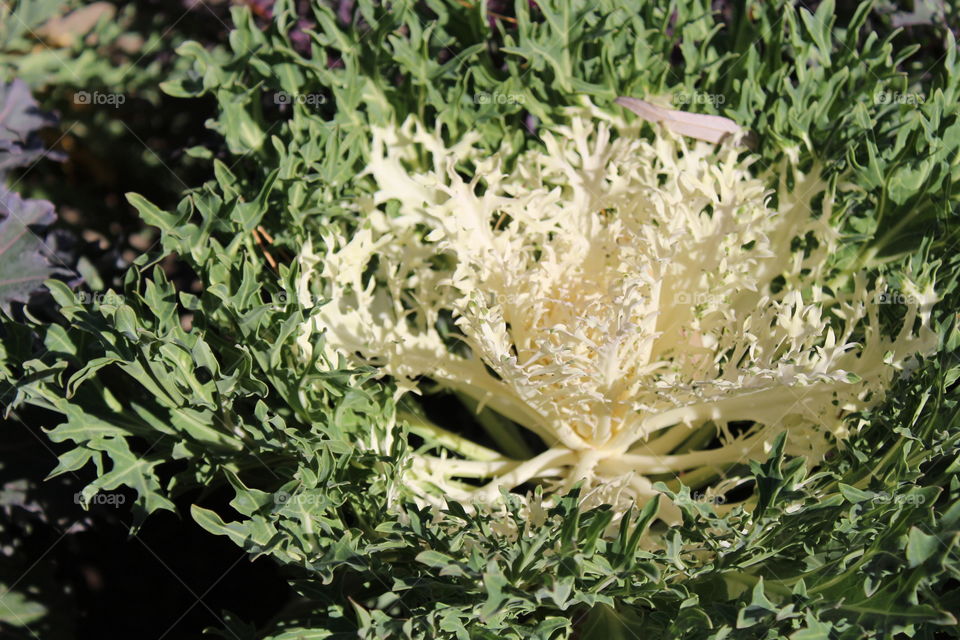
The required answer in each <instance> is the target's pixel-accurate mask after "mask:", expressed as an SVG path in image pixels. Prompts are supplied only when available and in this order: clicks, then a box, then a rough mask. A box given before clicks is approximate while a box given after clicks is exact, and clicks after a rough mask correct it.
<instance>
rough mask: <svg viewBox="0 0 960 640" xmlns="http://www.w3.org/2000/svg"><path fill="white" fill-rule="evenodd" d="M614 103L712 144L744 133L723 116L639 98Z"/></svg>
mask: <svg viewBox="0 0 960 640" xmlns="http://www.w3.org/2000/svg"><path fill="white" fill-rule="evenodd" d="M616 103H617V104H619V105H620V106H622V107H626V108H627V109H629V110H630V111H633V112H634V113H635V114H637V115H638V116H640V117H641V118H643V119H644V120H647V121H649V122H659V123H660V124H662V125H664V126H665V127H667V129H670V130H671V131H673V132H674V133H679V134H680V135H683V136H690V137H691V138H696V139H697V140H705V141H707V142H711V143H714V144H715V143H717V142H720V141H721V140H723V139H725V138H727V137H732V138H734V139H741V138H743V137H744V135H745V133H746V132H745V131H744V129H742V128H741V127H740V126H739V125H737V123H736V122H734V121H733V120H731V119H730V118H724V117H723V116H710V115H704V114H700V113H688V112H686V111H677V110H676V109H665V108H664V107H658V106H657V105H655V104H651V103H649V102H647V101H646V100H640V99H639V98H625V97H620V98H617V100H616Z"/></svg>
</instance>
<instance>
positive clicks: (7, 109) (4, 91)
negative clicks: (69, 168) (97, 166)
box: [0, 79, 59, 179]
mask: <svg viewBox="0 0 960 640" xmlns="http://www.w3.org/2000/svg"><path fill="white" fill-rule="evenodd" d="M56 123H57V118H56V117H55V116H53V115H52V114H49V113H45V112H43V111H41V110H40V107H39V105H37V101H36V100H34V99H33V96H32V95H30V88H29V87H28V86H27V84H26V83H25V82H23V81H22V80H19V79H17V80H14V81H13V82H10V83H9V84H0V179H2V177H3V174H4V172H6V171H7V170H8V169H11V168H13V167H22V166H26V165H28V164H30V163H31V162H33V161H34V160H36V159H37V158H39V157H41V156H42V155H44V153H45V151H44V148H43V143H42V142H41V141H40V138H39V136H37V130H39V129H42V128H44V127H49V126H53V125H55V124H56ZM48 155H49V156H51V157H53V158H54V159H56V158H57V157H58V156H59V154H55V153H54V154H48Z"/></svg>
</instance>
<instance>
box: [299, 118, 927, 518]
mask: <svg viewBox="0 0 960 640" xmlns="http://www.w3.org/2000/svg"><path fill="white" fill-rule="evenodd" d="M654 131H655V133H654V136H653V137H652V138H645V137H644V136H643V135H641V129H640V126H639V125H638V124H628V123H627V122H626V121H624V120H623V119H622V118H620V117H617V116H613V115H610V114H608V113H605V112H603V111H601V110H599V109H597V108H596V107H593V106H592V105H589V104H587V105H586V106H584V107H580V108H573V109H571V110H570V111H569V117H568V119H567V121H566V124H564V125H562V126H556V127H554V128H552V129H551V130H548V131H544V132H543V134H542V140H543V145H542V148H536V149H533V150H529V151H526V152H524V153H522V154H521V155H519V156H518V157H517V158H516V160H515V161H513V162H511V161H510V160H509V158H511V157H512V153H511V152H512V151H513V150H512V149H510V148H508V147H506V146H505V147H504V148H502V149H501V150H500V151H499V152H497V153H493V154H492V155H490V154H486V155H485V154H484V153H483V152H482V151H481V150H480V148H479V147H478V146H477V144H476V143H477V141H478V137H475V136H471V135H467V136H465V137H464V138H462V139H461V140H459V141H457V142H456V143H455V144H447V143H445V142H444V140H443V138H442V135H441V133H440V132H438V131H433V130H431V129H429V128H428V127H426V126H424V125H423V124H422V123H421V122H419V121H417V120H416V119H414V118H412V117H411V118H408V119H406V120H405V121H404V122H403V123H402V124H401V125H399V126H390V127H374V128H373V133H372V138H373V142H372V152H371V160H370V162H369V165H368V167H367V169H366V171H365V174H364V175H366V176H369V178H370V179H372V181H373V182H374V184H375V189H374V190H373V192H372V195H371V196H369V197H366V198H364V199H361V200H360V201H359V202H358V203H356V204H355V205H354V206H355V208H356V210H357V213H358V215H359V216H360V219H361V220H362V222H361V223H360V225H359V228H357V229H356V230H355V232H353V233H350V232H348V231H347V230H346V229H345V228H340V229H338V228H331V229H329V230H328V231H327V232H326V233H324V234H323V237H322V240H321V241H319V242H314V243H308V244H307V245H306V246H305V247H304V248H303V251H302V253H301V255H300V256H299V265H300V268H301V275H300V279H299V281H298V297H299V301H300V303H301V304H302V305H303V306H304V307H306V308H309V309H311V310H312V311H311V317H310V319H309V320H308V321H307V322H306V323H305V324H304V325H303V326H302V329H301V338H300V340H299V341H298V347H299V349H300V351H301V355H302V357H303V358H307V359H309V358H312V357H314V356H315V355H316V354H314V348H313V347H312V346H311V345H312V344H314V343H315V338H316V336H317V334H318V333H323V335H324V347H323V349H324V350H325V353H324V355H325V357H326V359H328V361H330V362H337V361H338V359H340V358H344V359H345V360H346V361H348V362H352V363H353V364H355V365H361V364H363V365H373V366H375V367H376V368H377V369H378V370H379V372H380V373H381V374H382V375H384V376H390V377H392V379H393V380H394V381H395V384H396V389H397V391H396V395H397V397H404V396H405V395H406V394H410V393H420V392H421V391H422V390H423V389H425V388H427V387H428V384H427V381H430V382H431V383H433V384H434V385H439V387H440V388H442V389H445V390H449V391H452V392H455V393H456V394H458V395H459V396H460V397H461V398H463V399H465V401H466V402H467V404H468V406H470V407H472V408H474V409H475V410H476V412H477V415H478V420H479V421H480V422H481V424H482V425H483V426H484V427H485V428H486V430H487V434H488V435H489V440H490V441H492V442H494V443H496V445H497V446H487V445H486V444H482V443H480V442H477V441H475V440H474V439H470V438H468V437H466V436H465V435H464V433H462V430H459V429H457V428H456V427H452V426H441V425H438V424H435V423H434V422H431V421H430V420H427V419H426V418H425V417H423V416H422V415H420V414H419V413H417V412H416V411H401V412H399V413H398V415H397V418H398V419H399V420H400V421H401V422H405V423H406V424H407V425H408V428H409V432H411V433H413V434H415V435H417V436H418V437H419V438H421V439H423V440H424V442H425V444H424V445H423V446H421V447H419V448H418V449H417V450H416V451H415V452H414V453H413V454H412V457H411V459H410V460H409V461H408V463H407V465H406V470H405V472H404V473H405V475H404V482H403V486H404V487H406V489H407V490H409V492H410V493H411V495H412V497H413V498H414V499H415V500H416V501H417V502H418V503H419V504H421V505H433V506H435V507H443V506H444V505H445V504H446V502H447V500H455V501H458V502H461V503H463V504H467V505H473V506H474V508H480V509H483V510H487V511H489V512H490V513H493V514H495V513H497V512H499V513H502V514H503V515H504V516H506V515H507V514H508V510H507V508H506V507H505V505H504V502H503V500H502V496H501V492H502V491H511V492H517V493H520V494H522V495H523V496H525V504H526V512H527V514H528V515H529V516H531V517H532V518H534V519H536V518H537V514H539V517H541V518H542V516H543V513H544V508H546V507H549V506H550V505H552V504H554V503H555V498H554V497H555V496H560V495H563V494H565V493H567V492H569V491H570V490H571V489H573V488H574V487H575V486H577V485H579V486H580V489H581V491H580V496H581V506H583V507H586V508H589V507H592V506H597V505H600V504H610V505H613V506H614V509H615V512H616V513H618V514H621V515H622V514H623V513H624V512H625V511H626V509H627V508H628V507H630V506H631V505H635V504H645V503H647V502H648V501H649V500H650V499H651V498H652V497H654V496H655V495H656V494H657V493H658V491H657V490H656V489H655V488H654V484H655V483H656V482H657V481H659V480H673V481H674V482H682V483H683V484H685V485H687V486H690V487H693V488H703V487H706V488H707V491H708V495H710V496H714V497H718V500H717V501H718V502H723V498H722V496H723V495H724V493H725V492H727V491H729V490H730V489H731V488H733V487H735V486H737V485H738V484H739V483H741V482H742V481H743V478H741V477H739V476H736V475H735V474H734V475H730V474H728V471H731V470H734V469H735V468H736V466H737V465H738V464H739V465H745V464H746V463H747V462H748V461H749V460H751V459H753V460H763V459H765V458H766V456H767V455H768V454H769V453H770V451H771V448H772V445H773V443H774V441H775V439H776V438H777V437H778V435H780V434H785V445H786V449H785V452H786V453H787V454H788V455H793V456H802V457H804V458H805V459H806V460H807V461H808V462H809V463H810V464H811V465H816V464H817V463H819V462H820V461H822V460H823V459H824V456H825V455H826V454H827V453H828V452H829V451H830V450H831V449H833V448H835V447H836V446H838V445H839V444H841V443H842V442H843V440H844V439H846V438H848V437H851V436H853V435H855V433H856V431H857V428H858V423H857V422H856V420H855V419H854V418H853V416H854V414H856V413H858V412H861V411H863V410H865V409H868V408H870V407H872V406H875V405H876V404H877V403H879V402H880V401H881V400H882V399H883V397H884V394H885V392H886V390H887V389H888V387H889V385H890V384H891V382H892V380H893V379H894V376H896V375H897V374H898V372H902V371H904V370H909V369H910V368H911V367H912V366H913V364H914V360H913V359H914V357H915V356H916V355H917V354H918V353H919V354H927V353H930V352H931V350H932V349H933V348H934V347H935V346H936V336H935V334H934V332H933V331H932V330H931V328H930V314H931V309H932V307H933V305H934V304H935V302H936V301H937V294H936V292H935V290H934V286H933V283H932V282H925V283H924V284H923V285H922V286H921V285H920V284H918V283H913V282H910V281H906V280H904V281H902V282H900V283H899V287H900V292H901V294H902V296H901V297H902V298H903V299H902V301H901V302H902V303H903V306H905V308H906V315H905V317H904V318H903V321H902V325H901V327H902V328H901V329H900V330H899V332H897V333H896V335H887V334H886V333H885V332H884V331H883V330H882V329H881V326H880V317H879V305H880V304H882V303H883V302H884V299H883V296H884V295H885V293H884V292H885V291H886V290H887V289H886V287H887V284H886V283H885V282H884V280H883V279H882V278H879V277H878V278H871V277H869V274H867V273H865V272H854V273H849V274H839V275H845V276H849V277H848V278H846V281H847V282H848V285H847V286H846V287H845V288H839V289H838V290H833V289H831V288H830V287H828V286H827V285H826V284H825V283H826V282H827V280H828V278H829V279H832V281H836V279H837V277H838V273H837V269H836V268H832V267H831V255H832V254H833V253H834V252H835V251H836V248H837V245H838V242H839V234H838V232H837V231H836V229H835V227H834V224H833V223H834V217H835V216H834V215H833V204H834V201H835V197H836V188H835V187H833V186H832V185H831V183H830V182H829V181H827V180H825V179H824V177H823V176H822V173H821V170H820V168H819V167H818V166H816V165H814V166H812V167H810V168H808V169H806V170H804V171H801V170H800V168H799V166H797V165H796V164H795V163H793V162H791V161H789V160H785V161H784V162H783V164H782V165H781V166H779V167H776V168H772V169H766V170H763V171H759V172H756V173H755V172H753V171H752V170H751V169H752V166H753V165H755V164H756V161H757V158H755V157H744V154H743V153H742V149H740V148H738V146H737V145H736V141H728V142H725V143H723V144H720V145H716V146H715V145H710V144H706V143H704V142H698V141H689V140H686V139H683V138H681V137H678V136H676V135H674V134H672V133H670V132H669V131H665V130H664V129H663V128H661V127H655V128H654ZM514 155H515V154H514ZM790 155H791V154H787V156H788V157H789V156H790ZM793 155H794V156H795V155H796V154H793ZM423 159H426V161H425V162H424V160H423ZM769 184H775V185H776V187H775V188H773V189H771V188H768V185H769ZM448 317H449V318H452V323H451V322H447V321H446V318H448ZM401 404H403V403H401ZM485 410H489V411H485ZM480 416H484V417H483V418H482V419H481V417H480ZM744 425H746V426H744ZM517 427H519V428H520V429H524V430H526V431H528V432H529V434H528V435H527V436H519V432H518V430H517ZM531 436H532V437H531ZM531 443H535V444H531ZM389 444H390V443H388V442H381V443H377V444H375V446H380V447H385V448H384V449H383V450H384V451H386V450H388V448H389ZM533 487H538V489H537V490H536V491H534V490H533V489H532V488H533ZM732 506H733V504H732V503H728V504H725V505H722V506H721V507H718V510H723V509H729V508H731V507H732ZM658 515H659V517H660V518H661V519H663V520H664V521H666V522H667V523H669V524H675V523H677V522H679V521H680V510H679V509H678V508H677V506H676V505H675V504H674V503H672V502H670V501H668V500H661V501H660V508H659V513H658ZM513 522H514V521H513V520H512V519H510V518H506V517H505V518H504V519H503V520H502V525H503V527H504V528H505V531H506V533H509V534H513V533H516V531H515V526H514V525H513V524H512V523H513Z"/></svg>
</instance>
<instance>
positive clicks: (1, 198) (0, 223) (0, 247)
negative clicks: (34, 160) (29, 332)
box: [0, 187, 60, 311]
mask: <svg viewBox="0 0 960 640" xmlns="http://www.w3.org/2000/svg"><path fill="white" fill-rule="evenodd" d="M55 219H56V214H54V211H53V204H52V203H51V202H48V201H46V200H24V199H23V198H21V197H20V196H19V195H17V194H16V193H13V192H12V191H7V190H6V189H4V188H3V187H0V308H2V309H4V310H7V311H9V309H10V303H11V302H13V301H19V302H26V301H27V299H28V298H29V296H30V293H31V292H32V291H34V290H36V289H37V288H38V287H40V285H42V284H43V282H44V280H46V279H48V278H49V277H50V276H52V275H54V274H56V273H58V272H59V271H60V269H58V268H56V267H54V266H53V265H51V264H50V261H49V260H48V259H47V255H48V253H49V252H48V251H47V248H46V246H45V245H44V243H43V238H42V235H41V234H43V233H45V230H46V227H47V226H48V225H50V224H51V223H52V222H53V221H54V220H55Z"/></svg>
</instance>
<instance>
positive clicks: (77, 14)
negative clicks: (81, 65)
mask: <svg viewBox="0 0 960 640" xmlns="http://www.w3.org/2000/svg"><path fill="white" fill-rule="evenodd" d="M116 12H117V10H116V7H114V6H113V5H112V4H110V3H109V2H94V3H93V4H89V5H87V6H85V7H83V8H82V9H77V10H76V11H71V12H70V13H68V14H67V15H65V16H57V17H56V18H51V19H49V20H47V21H46V22H45V23H43V25H42V26H41V27H40V28H39V29H38V30H37V35H38V36H40V37H41V38H43V39H44V40H45V41H47V43H49V44H51V45H53V46H55V47H70V46H73V44H74V43H75V42H76V41H77V39H79V38H82V37H83V36H85V35H86V34H87V33H89V32H90V30H91V29H93V28H94V27H95V26H97V23H98V22H100V20H101V19H104V18H105V19H107V20H111V19H113V16H114V15H115V14H116Z"/></svg>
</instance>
